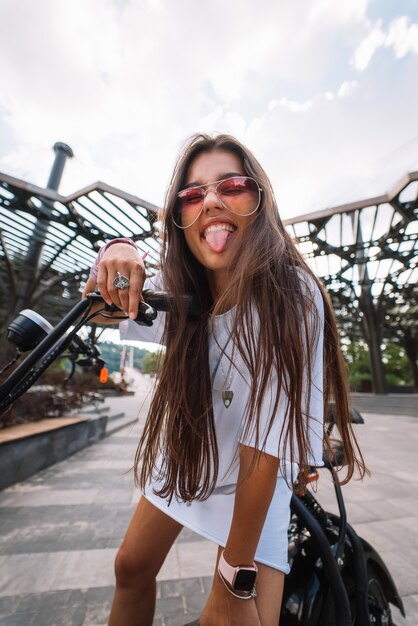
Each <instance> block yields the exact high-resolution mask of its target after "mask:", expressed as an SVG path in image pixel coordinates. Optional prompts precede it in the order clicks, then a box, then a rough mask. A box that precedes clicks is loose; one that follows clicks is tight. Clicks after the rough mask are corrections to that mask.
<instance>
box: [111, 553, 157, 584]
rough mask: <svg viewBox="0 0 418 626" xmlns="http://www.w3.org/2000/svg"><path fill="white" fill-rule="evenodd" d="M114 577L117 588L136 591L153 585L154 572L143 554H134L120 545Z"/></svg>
mask: <svg viewBox="0 0 418 626" xmlns="http://www.w3.org/2000/svg"><path fill="white" fill-rule="evenodd" d="M115 576H116V584H117V586H118V587H119V588H129V587H132V586H134V587H135V588H136V589H138V587H143V588H147V587H149V586H150V585H154V584H155V578H156V572H155V570H154V568H153V567H152V564H151V563H150V561H149V559H148V558H147V557H146V555H145V554H144V555H141V554H134V553H133V552H132V551H131V550H129V549H127V548H126V547H124V546H123V545H122V546H121V547H120V548H119V550H118V552H117V554H116V558H115Z"/></svg>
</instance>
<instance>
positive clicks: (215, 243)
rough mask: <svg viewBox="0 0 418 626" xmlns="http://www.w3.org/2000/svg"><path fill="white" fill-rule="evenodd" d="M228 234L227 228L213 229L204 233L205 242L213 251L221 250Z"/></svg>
mask: <svg viewBox="0 0 418 626" xmlns="http://www.w3.org/2000/svg"><path fill="white" fill-rule="evenodd" d="M230 234H231V233H230V232H228V231H227V230H213V231H211V232H209V233H208V234H207V235H206V243H207V244H208V245H209V246H210V247H211V248H212V250H214V252H222V251H223V249H224V248H225V245H226V242H227V241H228V239H229V236H230Z"/></svg>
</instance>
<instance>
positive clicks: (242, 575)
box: [234, 569, 257, 591]
mask: <svg viewBox="0 0 418 626" xmlns="http://www.w3.org/2000/svg"><path fill="white" fill-rule="evenodd" d="M256 576H257V572H255V571H254V570H252V569H240V570H238V572H237V575H236V577H235V581H234V589H237V590H239V591H251V590H252V588H253V587H254V583H255V578H256Z"/></svg>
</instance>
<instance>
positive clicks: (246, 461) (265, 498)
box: [225, 445, 279, 566]
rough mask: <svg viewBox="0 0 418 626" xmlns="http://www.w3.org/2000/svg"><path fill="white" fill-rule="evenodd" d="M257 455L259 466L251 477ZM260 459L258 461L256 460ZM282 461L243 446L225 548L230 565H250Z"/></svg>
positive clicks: (241, 447)
mask: <svg viewBox="0 0 418 626" xmlns="http://www.w3.org/2000/svg"><path fill="white" fill-rule="evenodd" d="M254 455H256V457H255V458H256V459H257V461H256V464H255V467H254V468H253V470H252V472H251V474H249V471H250V468H251V464H252V462H253V458H254ZM257 457H258V458H257ZM278 469H279V459H278V458H277V457H274V456H271V455H269V454H265V453H260V452H259V451H258V450H255V449H254V448H250V447H248V446H244V445H240V469H239V476H238V486H237V491H236V494H235V503H234V514H233V517H232V523H231V529H230V532H229V536H228V540H227V542H226V546H225V558H226V560H227V561H228V563H229V564H230V565H234V566H235V565H251V564H252V563H253V561H254V555H255V552H256V549H257V545H258V541H259V539H260V535H261V531H262V530H263V526H264V521H265V519H266V515H267V511H268V510H269V506H270V503H271V499H272V497H273V494H274V489H275V487H276V481H277V473H278Z"/></svg>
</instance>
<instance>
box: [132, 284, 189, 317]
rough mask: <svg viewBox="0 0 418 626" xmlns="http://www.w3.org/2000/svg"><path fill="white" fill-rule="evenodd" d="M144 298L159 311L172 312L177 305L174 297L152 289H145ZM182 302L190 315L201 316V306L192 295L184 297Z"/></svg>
mask: <svg viewBox="0 0 418 626" xmlns="http://www.w3.org/2000/svg"><path fill="white" fill-rule="evenodd" d="M142 297H143V298H144V300H145V302H146V303H147V304H149V305H150V306H152V307H153V308H154V309H157V311H171V310H173V308H174V307H175V305H176V300H175V298H174V296H172V295H171V294H169V293H167V292H165V291H154V290H152V289H144V291H143V292H142ZM182 300H183V302H184V304H185V305H186V307H187V312H188V314H189V315H199V314H200V312H201V311H200V306H199V303H198V302H197V299H196V298H195V297H194V296H191V295H184V296H182Z"/></svg>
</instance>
